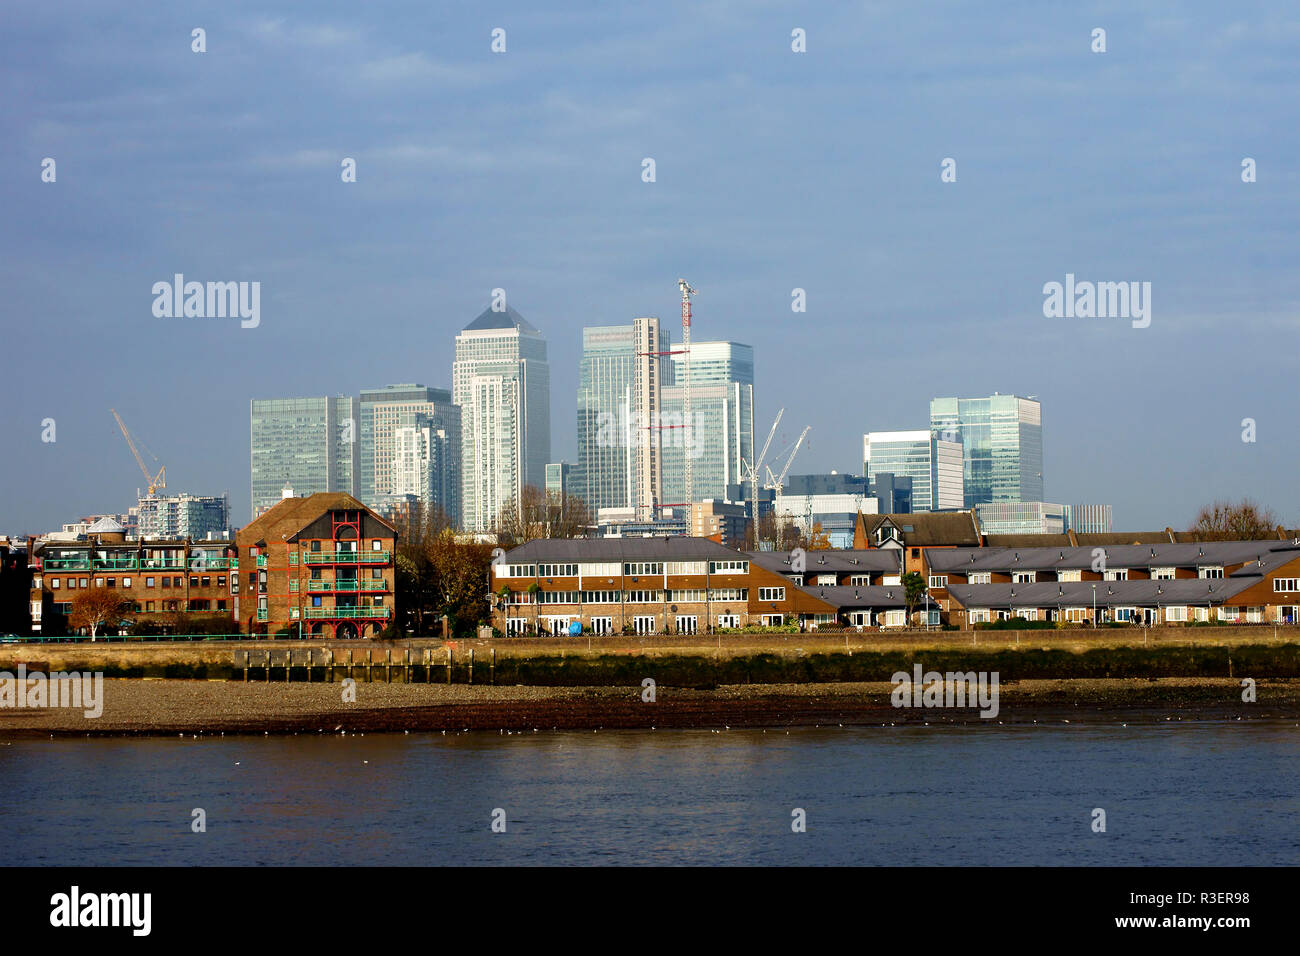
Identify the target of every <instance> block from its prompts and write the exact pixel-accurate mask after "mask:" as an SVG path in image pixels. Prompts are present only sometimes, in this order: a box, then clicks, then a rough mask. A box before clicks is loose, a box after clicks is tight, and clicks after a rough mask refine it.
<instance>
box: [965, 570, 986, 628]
mask: <svg viewBox="0 0 1300 956" xmlns="http://www.w3.org/2000/svg"><path fill="white" fill-rule="evenodd" d="M992 582H993V573H992V572H991V571H972V572H971V573H970V574H968V575H966V583H967V584H991V583H992ZM985 620H987V618H985Z"/></svg>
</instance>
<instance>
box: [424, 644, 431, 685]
mask: <svg viewBox="0 0 1300 956" xmlns="http://www.w3.org/2000/svg"><path fill="white" fill-rule="evenodd" d="M432 669H433V651H432V650H431V649H430V648H427V647H426V648H425V649H424V682H425V683H426V684H432V683H433V673H432Z"/></svg>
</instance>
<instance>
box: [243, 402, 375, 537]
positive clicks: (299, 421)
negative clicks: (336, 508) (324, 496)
mask: <svg viewBox="0 0 1300 956" xmlns="http://www.w3.org/2000/svg"><path fill="white" fill-rule="evenodd" d="M249 436H250V442H249V444H250V460H251V472H252V493H253V517H254V518H256V517H257V516H258V515H259V514H261V513H262V512H263V511H265V510H266V509H267V508H270V507H271V506H272V505H274V504H276V503H277V502H278V501H280V498H281V490H282V489H283V488H284V486H285V484H286V483H287V484H289V485H290V486H292V488H293V492H294V494H295V495H299V496H302V495H311V494H316V493H317V492H323V491H342V492H346V493H347V494H350V495H353V496H355V495H357V493H358V490H359V489H358V484H357V477H358V472H359V471H360V468H359V466H358V442H357V400H356V399H355V398H350V397H345V396H342V395H339V396H335V397H333V398H329V397H323V398H272V399H259V398H255V399H253V400H252V401H251V402H249Z"/></svg>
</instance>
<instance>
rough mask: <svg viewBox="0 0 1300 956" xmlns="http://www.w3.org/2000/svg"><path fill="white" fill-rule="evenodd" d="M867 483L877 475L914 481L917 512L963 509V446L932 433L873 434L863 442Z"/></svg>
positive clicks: (914, 499)
mask: <svg viewBox="0 0 1300 956" xmlns="http://www.w3.org/2000/svg"><path fill="white" fill-rule="evenodd" d="M862 463H863V469H864V470H865V472H866V475H867V480H868V481H870V482H872V483H875V481H876V476H877V475H889V476H891V480H894V479H898V478H910V479H911V480H912V510H913V511H949V510H960V509H961V508H963V507H964V506H965V505H964V502H965V493H964V490H963V487H962V486H963V475H962V449H961V444H960V443H959V442H955V441H943V440H942V439H939V438H936V437H934V436H933V435H931V434H930V432H929V430H928V429H927V430H924V431H906V432H869V433H867V434H866V435H865V436H863V439H862Z"/></svg>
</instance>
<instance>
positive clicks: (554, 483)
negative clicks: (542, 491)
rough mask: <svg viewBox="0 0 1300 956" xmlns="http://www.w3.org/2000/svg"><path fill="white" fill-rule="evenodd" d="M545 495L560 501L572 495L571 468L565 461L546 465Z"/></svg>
mask: <svg viewBox="0 0 1300 956" xmlns="http://www.w3.org/2000/svg"><path fill="white" fill-rule="evenodd" d="M546 494H547V496H548V497H550V496H551V495H555V496H557V497H559V498H560V499H561V500H563V499H564V497H565V496H567V495H571V494H573V466H572V465H571V464H569V463H568V462H567V461H552V462H547V464H546Z"/></svg>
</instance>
